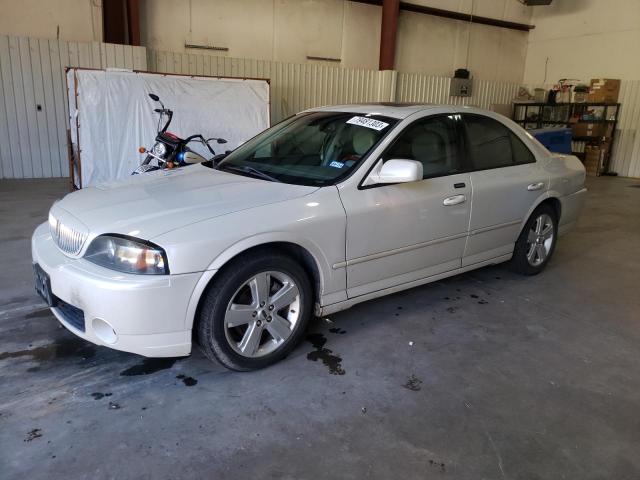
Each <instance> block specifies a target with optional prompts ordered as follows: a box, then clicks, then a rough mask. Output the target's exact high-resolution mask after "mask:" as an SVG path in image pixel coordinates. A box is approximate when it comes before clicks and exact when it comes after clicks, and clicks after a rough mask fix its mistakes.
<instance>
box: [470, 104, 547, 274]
mask: <svg viewBox="0 0 640 480" xmlns="http://www.w3.org/2000/svg"><path fill="white" fill-rule="evenodd" d="M462 119H463V122H462V123H463V126H464V130H465V132H466V148H467V160H468V161H469V162H470V168H471V170H472V171H471V174H470V181H471V186H472V189H473V197H472V212H471V220H470V224H469V238H468V240H467V246H466V248H465V253H464V257H463V259H462V265H463V266H467V265H472V264H474V263H478V262H482V261H485V260H489V259H492V258H497V257H500V256H502V255H507V254H510V253H511V252H512V251H513V247H514V243H515V241H516V240H517V238H518V235H519V234H520V229H521V225H522V222H523V220H525V217H526V215H527V213H528V212H529V210H530V208H531V206H532V205H533V203H534V202H535V201H536V200H537V199H538V198H539V196H540V195H541V194H542V193H543V192H544V191H545V190H546V189H547V188H548V183H549V182H548V181H549V178H548V177H549V176H548V173H546V172H545V171H544V169H543V168H542V167H541V165H540V164H539V163H538V162H536V158H535V156H534V155H533V153H532V152H531V151H530V150H529V149H528V147H527V146H526V145H525V144H524V143H523V142H522V140H520V139H519V138H518V137H517V135H515V133H514V132H513V131H512V130H511V129H510V128H509V127H507V126H506V125H505V124H503V123H502V122H499V121H498V120H496V119H493V118H490V117H488V116H484V115H479V114H463V115H462Z"/></svg>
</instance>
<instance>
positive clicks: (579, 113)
mask: <svg viewBox="0 0 640 480" xmlns="http://www.w3.org/2000/svg"><path fill="white" fill-rule="evenodd" d="M620 107H621V105H620V104H619V103H595V102H594V103H590V102H585V103H556V104H553V105H552V104H548V103H536V102H514V104H513V120H514V121H515V122H516V123H518V124H520V125H521V126H522V127H523V128H525V129H527V130H530V129H534V128H548V127H569V128H570V127H571V126H572V125H573V124H575V123H596V124H597V123H600V124H605V125H607V128H606V130H607V131H605V132H604V133H605V135H603V136H597V137H595V136H592V137H589V136H573V137H572V142H571V143H572V150H574V151H573V152H572V153H573V154H574V155H576V156H577V157H580V158H583V157H584V154H585V148H586V146H587V145H601V144H602V143H603V142H602V138H603V137H607V138H608V139H610V141H611V145H613V140H614V137H615V134H616V126H617V124H618V119H619V117H620ZM590 112H593V113H590ZM610 158H611V148H610V149H609V152H608V154H607V158H606V162H605V168H604V170H605V171H607V169H608V166H609V159H610Z"/></svg>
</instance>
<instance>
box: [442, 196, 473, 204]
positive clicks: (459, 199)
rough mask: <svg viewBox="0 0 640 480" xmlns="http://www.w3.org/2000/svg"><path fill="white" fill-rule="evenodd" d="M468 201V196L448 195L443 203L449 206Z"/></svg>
mask: <svg viewBox="0 0 640 480" xmlns="http://www.w3.org/2000/svg"><path fill="white" fill-rule="evenodd" d="M466 201H467V197H465V196H464V195H454V196H452V197H447V198H445V199H444V200H443V202H442V204H443V205H446V206H447V207H448V206H450V205H459V204H461V203H464V202H466Z"/></svg>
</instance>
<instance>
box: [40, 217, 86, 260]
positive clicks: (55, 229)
mask: <svg viewBox="0 0 640 480" xmlns="http://www.w3.org/2000/svg"><path fill="white" fill-rule="evenodd" d="M49 230H50V232H51V237H52V238H53V241H54V242H55V244H56V245H57V246H58V248H59V249H60V250H62V251H63V252H64V253H66V254H68V255H77V254H78V253H80V250H82V245H84V241H85V240H86V239H87V234H86V233H84V232H82V231H80V230H76V229H75V228H72V227H70V226H68V225H64V224H63V223H62V222H61V221H60V220H58V219H57V218H56V217H55V216H53V215H52V214H51V213H49Z"/></svg>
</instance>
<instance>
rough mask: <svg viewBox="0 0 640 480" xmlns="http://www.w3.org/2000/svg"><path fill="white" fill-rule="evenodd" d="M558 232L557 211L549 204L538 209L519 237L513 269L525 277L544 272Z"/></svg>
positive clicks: (513, 258)
mask: <svg viewBox="0 0 640 480" xmlns="http://www.w3.org/2000/svg"><path fill="white" fill-rule="evenodd" d="M557 231H558V220H557V218H556V212H555V210H554V209H553V208H552V207H551V206H550V205H547V204H543V205H540V206H539V207H538V208H536V209H535V210H534V212H533V213H532V214H531V217H529V220H528V221H527V223H526V225H525V227H524V229H523V230H522V232H521V233H520V237H518V241H517V242H516V245H515V248H514V251H513V257H512V259H511V269H512V270H513V271H515V272H517V273H521V274H524V275H536V274H538V273H540V272H541V271H542V270H544V267H545V266H546V265H547V263H548V262H549V259H550V258H551V256H552V255H553V251H554V249H555V246H556V240H557V236H558V235H557Z"/></svg>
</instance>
